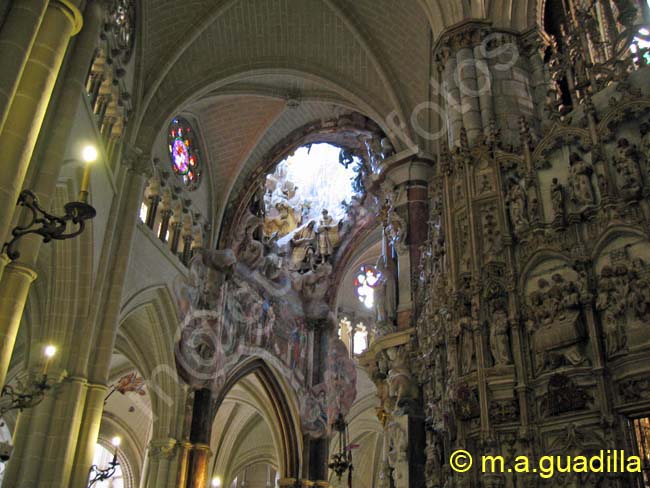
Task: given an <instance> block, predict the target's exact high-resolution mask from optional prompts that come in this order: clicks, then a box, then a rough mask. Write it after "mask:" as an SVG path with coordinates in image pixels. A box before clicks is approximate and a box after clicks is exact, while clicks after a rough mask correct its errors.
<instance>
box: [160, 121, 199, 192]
mask: <svg viewBox="0 0 650 488" xmlns="http://www.w3.org/2000/svg"><path fill="white" fill-rule="evenodd" d="M167 143H168V146H169V147H168V149H169V157H170V160H171V164H172V170H173V171H174V173H175V174H176V175H178V176H179V177H180V178H181V179H182V180H183V183H185V185H187V187H188V189H190V190H194V189H196V187H197V186H198V184H199V177H200V176H201V170H200V161H199V158H198V154H197V152H198V151H197V148H196V142H195V140H194V130H192V127H191V126H190V124H189V122H187V120H185V119H182V118H180V117H176V118H175V119H174V120H172V122H171V124H170V125H169V132H168V134H167Z"/></svg>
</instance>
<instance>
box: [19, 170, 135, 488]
mask: <svg viewBox="0 0 650 488" xmlns="http://www.w3.org/2000/svg"><path fill="white" fill-rule="evenodd" d="M147 162H148V158H147V157H144V158H142V157H141V158H139V159H137V160H134V161H131V167H130V168H129V169H128V170H126V171H124V173H123V175H122V191H121V192H120V193H121V194H120V197H119V198H120V204H119V205H116V206H114V210H113V213H112V214H111V215H110V217H109V222H113V225H115V226H116V228H113V227H111V232H109V233H107V234H108V235H109V236H110V237H107V238H109V239H112V242H113V243H114V245H113V246H108V247H110V248H111V251H110V253H109V255H107V256H104V257H103V261H104V263H103V265H102V266H100V268H102V267H104V268H106V269H107V270H110V272H109V273H106V274H108V277H107V278H106V279H105V280H101V276H103V275H104V272H102V271H100V272H98V274H99V276H100V278H98V281H102V282H105V286H104V288H100V291H99V292H98V296H97V297H95V298H96V302H97V303H98V305H97V306H96V307H90V310H87V311H86V310H84V311H79V310H70V311H68V312H66V314H67V313H69V315H66V317H64V318H63V320H58V321H56V322H55V323H54V324H51V325H50V327H51V329H52V330H50V331H49V332H50V333H51V334H53V335H55V336H58V337H66V338H68V339H67V340H64V341H63V342H62V343H60V344H58V346H59V348H60V353H59V355H58V356H57V358H59V359H58V362H57V363H56V366H57V367H58V368H59V371H63V370H66V371H68V373H69V374H70V375H71V376H69V377H67V378H65V379H63V380H62V381H61V382H60V383H58V384H56V385H55V386H54V387H53V390H52V391H51V392H48V394H47V395H46V397H45V400H44V401H43V402H42V403H41V404H40V405H38V406H37V407H35V408H33V409H30V410H28V411H25V412H24V413H22V414H20V415H19V417H18V427H17V428H16V435H15V437H14V445H15V446H16V453H17V455H16V456H12V459H11V460H10V462H9V464H8V467H7V475H6V479H7V480H8V481H7V486H21V487H26V488H31V487H34V488H36V487H39V488H40V487H44V486H47V487H56V488H59V487H60V488H64V487H65V488H70V487H72V488H85V487H86V486H87V482H88V472H89V469H90V465H91V462H92V456H93V453H94V449H95V443H96V442H97V436H98V432H99V426H100V423H101V418H102V413H103V407H104V398H105V393H106V386H105V383H106V379H107V375H108V369H109V365H110V358H111V355H112V352H113V348H114V341H115V334H116V331H117V324H118V320H119V309H120V303H121V295H122V289H123V286H124V278H125V276H126V269H127V267H128V261H129V256H130V249H131V242H132V238H133V233H134V231H135V228H136V221H137V215H138V210H139V202H140V199H141V196H142V189H143V184H144V175H143V174H141V172H140V171H138V170H139V169H140V165H143V166H144V167H147ZM143 163H144V164H143ZM118 224H119V225H118ZM82 237H83V236H82ZM85 238H86V239H88V236H86V237H85ZM85 244H86V246H88V245H89V243H85ZM81 259H82V261H83V258H81ZM83 262H84V263H85V264H87V262H88V260H86V261H83ZM12 266H13V265H12ZM85 277H86V278H88V276H85ZM80 279H81V278H80ZM82 298H83V297H82ZM73 308H74V307H73ZM61 327H70V328H73V329H74V330H61ZM72 341H74V344H73V342H72ZM93 341H94V342H93ZM73 348H74V350H75V351H77V353H76V354H72V353H71V351H72V349H73ZM91 358H92V361H91ZM54 372H55V370H53V373H54Z"/></svg>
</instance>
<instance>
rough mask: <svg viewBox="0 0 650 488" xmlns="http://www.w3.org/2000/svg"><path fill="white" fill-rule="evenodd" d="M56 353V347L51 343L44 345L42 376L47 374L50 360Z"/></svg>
mask: <svg viewBox="0 0 650 488" xmlns="http://www.w3.org/2000/svg"><path fill="white" fill-rule="evenodd" d="M55 354H56V347H54V346H53V345H52V344H48V345H47V346H45V364H44V365H43V376H46V375H47V370H48V368H49V367H50V360H51V359H52V358H53V357H54V355H55Z"/></svg>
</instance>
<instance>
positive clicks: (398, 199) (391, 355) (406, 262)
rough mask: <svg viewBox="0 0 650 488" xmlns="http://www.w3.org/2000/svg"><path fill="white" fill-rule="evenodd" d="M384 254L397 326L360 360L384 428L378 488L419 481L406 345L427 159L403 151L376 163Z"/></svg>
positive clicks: (401, 487)
mask: <svg viewBox="0 0 650 488" xmlns="http://www.w3.org/2000/svg"><path fill="white" fill-rule="evenodd" d="M382 166H383V167H382V169H383V171H382V173H383V174H384V175H385V179H384V182H383V183H382V185H381V189H382V192H383V195H384V212H385V215H384V216H383V218H384V225H385V230H384V235H385V238H386V240H387V243H386V244H388V245H387V246H385V247H386V248H387V249H386V250H385V253H386V254H387V255H390V256H395V257H396V258H397V278H398V280H397V281H398V309H397V324H396V325H397V328H396V329H393V331H392V332H391V331H390V329H387V331H386V332H387V333H385V334H383V335H382V336H380V337H378V338H376V339H375V340H374V341H373V344H372V347H371V349H370V350H369V351H368V352H366V353H365V354H364V355H363V356H362V357H361V359H360V362H361V364H362V365H363V366H364V367H365V369H366V370H367V371H368V372H369V374H370V376H371V378H373V379H374V380H375V384H376V385H377V392H378V396H379V399H380V402H381V406H380V408H379V409H378V416H379V419H380V421H381V423H382V425H383V430H384V439H385V442H384V452H383V455H382V462H381V464H382V466H381V471H380V475H379V486H381V487H382V488H390V487H394V488H410V487H420V486H423V483H424V478H423V476H424V443H425V439H424V415H423V408H422V399H421V396H420V395H419V393H418V388H417V384H416V382H415V376H414V372H413V371H411V363H413V360H412V353H413V351H412V350H411V345H410V344H411V342H412V337H413V334H414V333H415V329H414V328H413V326H414V324H413V318H414V317H415V316H416V312H417V311H416V310H415V309H414V307H415V303H416V301H415V300H414V297H413V292H414V290H413V289H412V283H414V282H415V280H416V279H417V277H418V276H419V263H420V252H421V247H422V245H423V244H424V243H425V241H426V239H427V226H426V225H423V224H424V223H425V222H427V220H428V217H429V210H428V207H429V203H428V200H429V198H428V197H429V195H428V182H429V179H430V177H431V174H432V170H433V164H432V162H431V161H429V160H428V159H426V158H425V157H423V156H422V155H420V154H418V153H417V151H416V150H412V149H407V150H405V151H403V152H401V153H398V154H396V155H394V156H392V157H390V158H388V159H386V160H384V161H383V162H382Z"/></svg>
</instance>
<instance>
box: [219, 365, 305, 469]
mask: <svg viewBox="0 0 650 488" xmlns="http://www.w3.org/2000/svg"><path fill="white" fill-rule="evenodd" d="M249 375H254V376H255V377H256V378H257V380H258V381H259V382H260V383H261V385H262V388H263V391H264V393H265V395H266V397H267V398H268V400H269V403H270V405H271V410H270V412H269V413H270V414H271V416H272V419H271V420H272V424H273V425H271V426H270V427H271V430H272V431H273V432H274V438H275V439H274V440H277V441H279V446H278V447H279V452H278V454H279V456H278V471H279V473H280V475H281V477H282V478H294V479H295V478H297V477H300V469H301V466H302V432H301V428H300V417H299V413H298V402H297V398H295V393H294V392H293V390H291V389H289V388H287V386H286V385H285V383H284V381H283V380H282V379H281V377H280V375H279V374H278V373H277V372H276V371H275V370H274V369H273V367H272V366H270V365H269V364H268V363H267V362H266V361H264V359H262V358H260V357H249V358H247V359H245V360H243V361H241V362H240V363H239V364H237V366H235V367H234V368H233V369H232V370H231V371H230V372H229V374H228V376H227V377H226V381H225V383H224V385H223V387H222V388H221V390H220V391H219V393H218V395H217V397H216V398H215V401H214V415H213V419H214V418H215V417H216V414H217V412H218V410H219V407H220V406H221V404H222V403H223V401H224V399H225V398H226V396H227V395H228V393H229V392H230V391H231V390H232V388H233V387H234V386H235V385H236V384H237V383H238V382H239V381H240V380H242V379H244V378H245V377H247V376H249Z"/></svg>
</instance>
